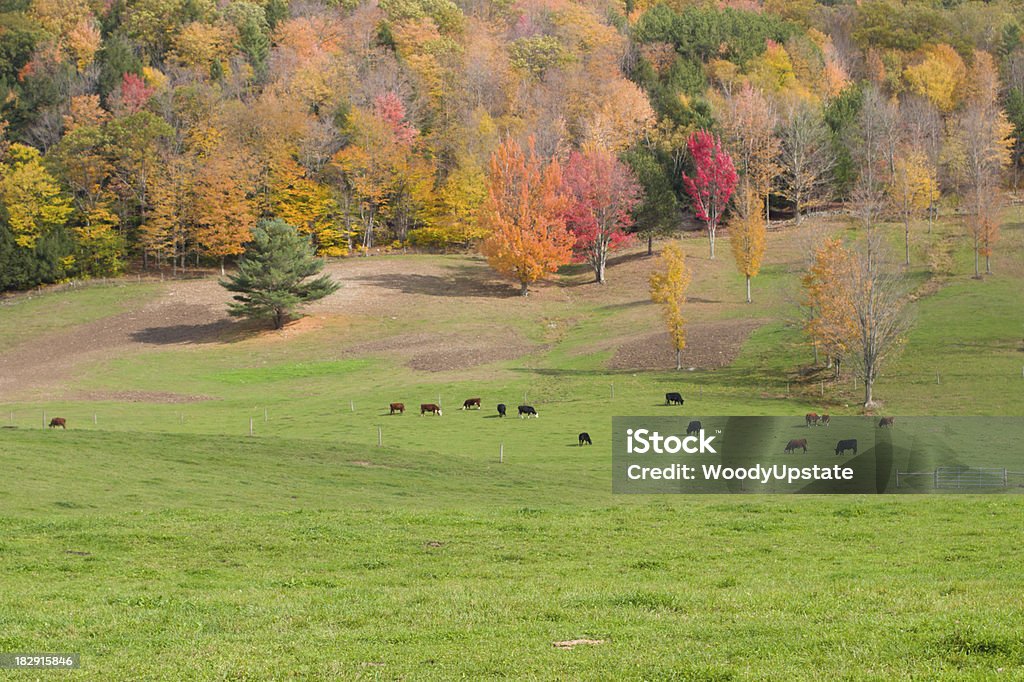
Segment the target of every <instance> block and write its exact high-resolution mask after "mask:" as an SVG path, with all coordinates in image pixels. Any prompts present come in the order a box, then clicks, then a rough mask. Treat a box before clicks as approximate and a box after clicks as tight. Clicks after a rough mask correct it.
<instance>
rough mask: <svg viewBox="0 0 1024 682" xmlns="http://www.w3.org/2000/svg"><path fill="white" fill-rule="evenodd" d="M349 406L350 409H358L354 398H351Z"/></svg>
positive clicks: (353, 410)
mask: <svg viewBox="0 0 1024 682" xmlns="http://www.w3.org/2000/svg"><path fill="white" fill-rule="evenodd" d="M348 408H349V409H350V410H351V411H352V412H355V411H356V401H354V400H350V401H348Z"/></svg>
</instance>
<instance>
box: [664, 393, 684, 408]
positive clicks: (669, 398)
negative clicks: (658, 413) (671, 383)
mask: <svg viewBox="0 0 1024 682" xmlns="http://www.w3.org/2000/svg"><path fill="white" fill-rule="evenodd" d="M665 404H666V405H682V404H683V395H682V394H681V393H666V394H665Z"/></svg>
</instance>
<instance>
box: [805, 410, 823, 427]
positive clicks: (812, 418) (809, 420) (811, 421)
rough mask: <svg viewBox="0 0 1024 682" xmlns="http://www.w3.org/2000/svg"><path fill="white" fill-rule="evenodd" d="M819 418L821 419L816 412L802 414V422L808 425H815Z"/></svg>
mask: <svg viewBox="0 0 1024 682" xmlns="http://www.w3.org/2000/svg"><path fill="white" fill-rule="evenodd" d="M819 419H821V417H819V416H818V413H817V412H808V413H807V414H806V415H804V422H805V423H806V424H807V426H808V427H811V426H817V424H818V420H819Z"/></svg>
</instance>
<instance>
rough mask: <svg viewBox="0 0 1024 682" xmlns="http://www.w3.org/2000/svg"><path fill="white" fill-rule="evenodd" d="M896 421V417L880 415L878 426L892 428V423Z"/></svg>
mask: <svg viewBox="0 0 1024 682" xmlns="http://www.w3.org/2000/svg"><path fill="white" fill-rule="evenodd" d="M895 421H896V417H882V419H881V420H880V421H879V422H878V428H880V429H884V428H885V427H886V426H888V427H889V428H892V426H893V423H894V422H895Z"/></svg>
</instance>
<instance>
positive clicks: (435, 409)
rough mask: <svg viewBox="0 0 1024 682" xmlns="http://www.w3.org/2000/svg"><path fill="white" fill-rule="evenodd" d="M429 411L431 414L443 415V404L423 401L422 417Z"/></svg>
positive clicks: (421, 407)
mask: <svg viewBox="0 0 1024 682" xmlns="http://www.w3.org/2000/svg"><path fill="white" fill-rule="evenodd" d="M427 412H429V413H430V414H436V415H437V416H438V417H440V416H441V406H440V405H435V404H434V403H423V404H422V405H420V416H421V417H422V416H423V415H425V414H426V413H427Z"/></svg>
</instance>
